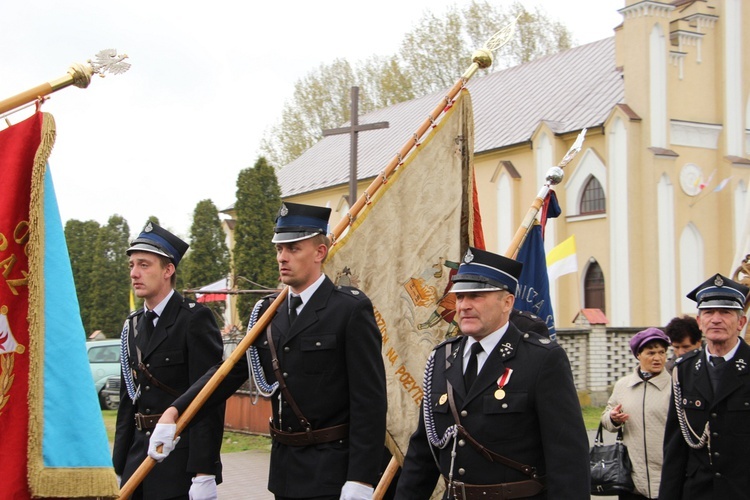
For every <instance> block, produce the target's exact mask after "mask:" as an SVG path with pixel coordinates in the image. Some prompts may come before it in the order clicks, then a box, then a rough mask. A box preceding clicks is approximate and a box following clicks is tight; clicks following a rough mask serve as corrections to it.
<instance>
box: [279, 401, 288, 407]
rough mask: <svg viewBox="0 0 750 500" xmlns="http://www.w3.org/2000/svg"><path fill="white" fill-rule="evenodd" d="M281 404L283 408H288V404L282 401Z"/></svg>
mask: <svg viewBox="0 0 750 500" xmlns="http://www.w3.org/2000/svg"><path fill="white" fill-rule="evenodd" d="M281 404H282V405H284V406H288V404H289V403H287V402H286V401H282V402H281Z"/></svg>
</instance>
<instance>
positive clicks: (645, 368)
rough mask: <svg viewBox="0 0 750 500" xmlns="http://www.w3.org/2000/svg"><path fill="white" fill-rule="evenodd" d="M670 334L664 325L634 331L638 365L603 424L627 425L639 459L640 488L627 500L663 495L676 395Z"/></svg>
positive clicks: (626, 435)
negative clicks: (661, 488)
mask: <svg viewBox="0 0 750 500" xmlns="http://www.w3.org/2000/svg"><path fill="white" fill-rule="evenodd" d="M669 343H670V342H669V337H667V335H666V334H665V333H664V332H662V331H661V330H659V329H658V328H647V329H645V330H643V331H641V332H638V333H636V334H635V335H633V338H632V339H630V350H631V351H632V352H633V356H635V358H636V359H637V360H638V366H637V367H636V368H635V370H634V371H633V372H632V373H630V374H629V375H625V376H624V377H622V378H621V379H620V380H618V381H617V383H616V384H615V388H614V390H613V391H612V395H611V396H610V397H609V401H608V402H607V407H606V408H605V410H604V413H602V419H601V422H602V425H603V426H604V428H605V429H607V430H608V431H610V432H617V431H619V430H620V428H622V430H623V433H622V436H623V438H622V439H623V442H624V443H625V446H627V448H628V455H629V456H630V461H631V462H632V464H633V483H634V484H635V491H633V492H632V493H624V494H620V495H619V498H620V499H621V500H631V499H643V498H647V499H650V498H657V497H658V494H659V481H660V478H661V465H662V457H663V450H662V448H663V444H664V427H665V426H666V422H667V411H668V410H669V398H670V396H671V394H672V392H671V388H670V377H669V373H668V372H667V371H666V370H665V369H664V367H665V364H666V361H667V348H668V347H669Z"/></svg>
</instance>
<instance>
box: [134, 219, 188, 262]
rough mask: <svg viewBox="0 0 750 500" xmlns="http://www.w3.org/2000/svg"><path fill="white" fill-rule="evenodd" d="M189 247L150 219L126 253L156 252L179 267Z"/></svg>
mask: <svg viewBox="0 0 750 500" xmlns="http://www.w3.org/2000/svg"><path fill="white" fill-rule="evenodd" d="M189 247H190V245H188V244H187V243H185V242H184V241H182V240H181V239H180V238H178V237H177V236H175V235H174V234H172V233H170V232H169V231H167V230H166V229H164V228H163V227H161V226H160V225H158V224H156V223H154V222H151V221H148V222H147V223H146V226H145V227H144V228H143V231H141V234H139V235H138V237H137V238H136V239H134V240H133V241H131V242H130V248H128V249H127V251H126V252H125V253H127V254H128V255H130V254H131V253H133V252H150V253H155V254H157V255H161V256H163V257H167V258H168V259H169V260H171V261H172V264H174V266H175V267H177V264H179V263H180V260H182V257H184V256H185V252H187V249H188V248H189Z"/></svg>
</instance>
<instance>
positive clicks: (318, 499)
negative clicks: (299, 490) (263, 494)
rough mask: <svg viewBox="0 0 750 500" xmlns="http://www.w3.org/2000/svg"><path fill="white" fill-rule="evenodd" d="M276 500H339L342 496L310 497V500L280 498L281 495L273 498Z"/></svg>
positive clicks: (303, 499) (305, 499)
mask: <svg viewBox="0 0 750 500" xmlns="http://www.w3.org/2000/svg"><path fill="white" fill-rule="evenodd" d="M273 497H274V498H275V499H276V500H339V498H340V495H334V496H331V497H309V498H290V497H280V496H279V495H274V496H273Z"/></svg>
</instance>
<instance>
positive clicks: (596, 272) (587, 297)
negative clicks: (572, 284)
mask: <svg viewBox="0 0 750 500" xmlns="http://www.w3.org/2000/svg"><path fill="white" fill-rule="evenodd" d="M583 290H584V292H583V295H584V296H583V307H585V308H586V309H601V311H602V312H603V313H606V312H607V311H606V309H605V305H604V273H602V268H601V267H599V264H598V263H597V262H596V261H593V262H591V264H590V265H589V268H588V269H587V270H586V277H585V278H584V280H583Z"/></svg>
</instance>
